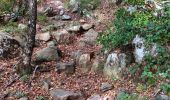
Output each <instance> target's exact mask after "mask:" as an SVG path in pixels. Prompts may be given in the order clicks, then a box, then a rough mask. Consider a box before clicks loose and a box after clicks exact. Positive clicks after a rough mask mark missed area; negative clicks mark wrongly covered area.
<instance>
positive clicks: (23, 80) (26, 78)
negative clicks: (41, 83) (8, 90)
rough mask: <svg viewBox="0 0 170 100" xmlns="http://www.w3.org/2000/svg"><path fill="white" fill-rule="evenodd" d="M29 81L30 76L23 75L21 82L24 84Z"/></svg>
mask: <svg viewBox="0 0 170 100" xmlns="http://www.w3.org/2000/svg"><path fill="white" fill-rule="evenodd" d="M28 79H29V76H28V75H23V76H22V77H21V78H20V79H19V80H20V81H22V82H27V81H28Z"/></svg>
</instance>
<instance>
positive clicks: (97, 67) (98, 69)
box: [91, 59, 105, 74]
mask: <svg viewBox="0 0 170 100" xmlns="http://www.w3.org/2000/svg"><path fill="white" fill-rule="evenodd" d="M104 64H105V63H104V60H102V59H95V60H94V61H93V64H92V69H91V70H92V71H93V72H95V73H96V74H99V73H103V68H104Z"/></svg>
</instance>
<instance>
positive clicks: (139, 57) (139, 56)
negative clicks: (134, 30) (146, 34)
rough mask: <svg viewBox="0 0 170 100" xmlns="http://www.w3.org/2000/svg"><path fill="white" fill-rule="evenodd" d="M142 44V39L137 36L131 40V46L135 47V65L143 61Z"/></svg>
mask: <svg viewBox="0 0 170 100" xmlns="http://www.w3.org/2000/svg"><path fill="white" fill-rule="evenodd" d="M144 42H145V41H144V38H142V37H139V35H136V37H135V38H134V39H133V42H132V44H133V45H135V50H134V56H135V62H137V63H142V61H143V59H144V56H145V53H146V51H145V46H144Z"/></svg>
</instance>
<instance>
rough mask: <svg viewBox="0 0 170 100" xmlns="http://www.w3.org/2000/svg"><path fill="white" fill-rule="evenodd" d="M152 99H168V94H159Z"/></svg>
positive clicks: (169, 97)
mask: <svg viewBox="0 0 170 100" xmlns="http://www.w3.org/2000/svg"><path fill="white" fill-rule="evenodd" d="M154 100H170V96H167V95H163V94H159V95H157V96H156V97H155V98H154Z"/></svg>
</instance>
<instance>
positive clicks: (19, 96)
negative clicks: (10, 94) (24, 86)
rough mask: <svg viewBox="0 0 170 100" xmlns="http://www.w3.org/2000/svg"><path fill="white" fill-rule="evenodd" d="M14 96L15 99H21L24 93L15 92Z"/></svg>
mask: <svg viewBox="0 0 170 100" xmlns="http://www.w3.org/2000/svg"><path fill="white" fill-rule="evenodd" d="M15 96H16V98H21V97H24V96H25V93H24V92H22V91H18V92H16V94H15Z"/></svg>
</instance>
